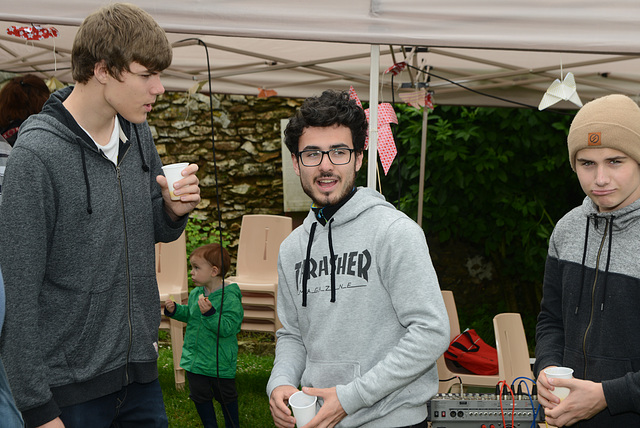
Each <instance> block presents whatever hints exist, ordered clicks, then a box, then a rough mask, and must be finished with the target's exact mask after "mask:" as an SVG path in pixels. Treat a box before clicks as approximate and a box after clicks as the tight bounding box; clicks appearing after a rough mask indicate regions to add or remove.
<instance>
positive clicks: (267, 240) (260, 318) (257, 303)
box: [227, 214, 292, 334]
mask: <svg viewBox="0 0 640 428" xmlns="http://www.w3.org/2000/svg"><path fill="white" fill-rule="evenodd" d="M291 229H292V221H291V217H285V216H277V215H266V214H265V215H263V214H249V215H245V216H243V217H242V224H241V227H240V240H239V243H238V259H237V263H236V275H235V276H231V277H229V278H227V282H229V283H233V282H235V283H237V284H238V287H240V291H241V292H242V306H243V308H244V319H243V322H242V327H241V328H242V330H246V331H265V332H270V333H274V334H275V332H276V331H277V330H278V329H279V328H280V327H281V326H282V325H281V324H280V321H279V320H278V315H277V313H276V309H277V308H276V304H277V296H278V252H279V250H280V244H281V243H282V241H284V239H285V238H286V237H287V236H288V235H289V234H290V233H291Z"/></svg>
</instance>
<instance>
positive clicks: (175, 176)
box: [162, 162, 189, 201]
mask: <svg viewBox="0 0 640 428" xmlns="http://www.w3.org/2000/svg"><path fill="white" fill-rule="evenodd" d="M187 166H189V164H188V163H187V162H180V163H172V164H169V165H165V166H163V167H162V171H163V172H164V176H165V177H166V178H167V184H168V185H169V192H171V200H173V201H179V200H180V196H176V195H174V194H173V183H175V182H176V181H178V180H182V179H183V178H184V177H183V176H182V174H181V173H182V171H183V170H184V169H185V168H186V167H187Z"/></svg>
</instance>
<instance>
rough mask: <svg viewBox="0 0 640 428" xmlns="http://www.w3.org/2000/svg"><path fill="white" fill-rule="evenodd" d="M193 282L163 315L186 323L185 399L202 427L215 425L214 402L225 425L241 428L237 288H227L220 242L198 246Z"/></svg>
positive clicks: (225, 258)
mask: <svg viewBox="0 0 640 428" xmlns="http://www.w3.org/2000/svg"><path fill="white" fill-rule="evenodd" d="M190 262H191V279H192V280H193V282H194V284H196V286H197V287H196V288H194V289H193V290H192V291H191V293H190V294H189V302H188V303H187V304H186V305H181V304H177V303H175V302H173V301H172V300H167V301H166V302H165V311H164V313H165V315H167V316H169V317H172V318H174V319H176V320H178V321H182V322H185V323H187V330H186V332H185V336H184V346H183V347H182V358H181V360H180V367H182V368H183V369H185V371H186V374H187V380H188V382H189V392H190V393H189V398H191V399H192V400H193V402H194V403H195V406H196V409H197V410H198V414H199V415H200V419H201V420H202V424H203V425H204V427H205V428H212V427H217V426H218V424H217V422H216V414H215V410H214V408H213V399H214V398H215V399H216V401H218V403H220V405H221V406H222V411H223V414H224V421H225V426H226V427H227V428H229V427H234V428H238V427H239V426H240V421H239V415H238V392H237V390H236V383H235V377H236V363H237V360H238V338H237V334H238V333H239V332H240V325H241V324H242V318H243V317H244V310H243V309H242V295H241V294H240V288H239V287H238V285H237V284H225V283H224V277H225V274H226V273H227V272H228V271H229V266H230V258H229V253H228V252H227V250H225V249H224V248H223V247H221V246H220V245H219V244H208V245H204V246H202V247H199V248H196V249H195V250H194V251H193V252H192V253H191V257H190Z"/></svg>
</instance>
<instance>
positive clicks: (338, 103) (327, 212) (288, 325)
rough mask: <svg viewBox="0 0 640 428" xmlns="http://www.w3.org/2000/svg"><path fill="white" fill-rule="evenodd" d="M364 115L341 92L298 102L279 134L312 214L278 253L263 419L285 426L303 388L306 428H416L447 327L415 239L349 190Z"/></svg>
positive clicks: (377, 204)
mask: <svg viewBox="0 0 640 428" xmlns="http://www.w3.org/2000/svg"><path fill="white" fill-rule="evenodd" d="M366 130H367V121H366V118H365V113H364V111H363V110H362V108H361V107H359V106H358V105H357V104H356V102H355V101H353V100H349V95H348V93H345V92H332V91H325V92H324V93H323V94H322V95H321V96H320V97H314V98H310V99H308V100H306V101H305V103H304V104H303V106H302V107H301V109H300V110H299V111H298V112H297V114H296V115H295V117H294V118H292V119H291V121H290V122H289V125H288V126H287V129H286V131H285V142H286V144H287V147H288V148H289V150H290V151H291V159H292V161H293V167H294V170H295V172H296V174H297V175H298V176H299V177H300V182H301V184H302V187H303V188H304V190H305V192H306V193H307V195H309V196H310V197H311V199H312V200H313V202H314V204H313V206H312V209H311V210H310V212H309V215H308V216H307V218H306V219H305V220H304V224H303V225H302V226H300V227H298V228H296V229H295V230H294V231H293V232H292V233H291V235H290V236H289V237H288V238H287V239H286V240H285V241H284V242H283V243H282V246H281V247H280V253H279V261H278V276H279V278H278V317H279V318H280V321H281V322H282V325H283V327H282V329H280V330H279V331H278V332H277V336H278V341H277V345H276V359H275V363H274V367H273V370H272V372H271V377H270V379H269V382H268V385H267V393H268V395H269V397H270V402H269V404H270V408H271V413H272V415H273V420H274V422H275V424H276V426H278V427H290V428H293V426H294V422H295V421H294V418H293V417H292V416H291V413H290V411H289V410H288V408H287V400H288V399H289V397H290V396H291V395H292V394H293V393H295V392H297V387H298V386H299V385H302V386H303V387H304V388H303V389H304V391H305V392H307V393H309V394H311V395H315V396H318V397H319V399H320V401H322V407H321V408H320V410H319V411H318V414H317V415H316V417H314V419H313V420H312V421H311V422H310V423H309V424H308V425H305V427H317V426H323V427H324V426H329V427H332V426H334V425H336V424H337V425H338V426H340V427H386V428H389V427H407V426H410V427H426V426H427V421H426V418H427V406H426V402H427V401H428V400H429V399H430V398H431V397H432V396H433V395H434V394H435V393H436V392H437V390H438V373H437V369H436V360H437V359H438V357H439V356H440V355H442V353H443V352H444V351H445V349H446V348H447V345H448V342H449V323H448V317H447V313H446V309H445V306H444V303H443V300H442V295H441V293H440V288H439V286H438V279H437V277H436V273H435V271H434V269H433V265H432V263H431V258H430V257H429V250H428V247H427V243H426V240H425V236H424V232H423V231H422V229H421V228H420V227H419V226H418V225H417V224H416V223H415V222H414V221H412V220H411V219H409V218H408V217H407V216H406V215H404V214H403V213H402V212H400V211H398V210H396V209H395V208H394V207H393V206H392V205H391V204H389V203H388V202H386V201H385V200H384V197H383V196H382V195H380V194H379V193H377V192H376V191H374V190H371V189H368V188H355V187H354V182H355V178H356V173H357V171H358V170H359V169H360V167H361V166H362V156H363V154H362V151H363V148H364V141H365V137H366Z"/></svg>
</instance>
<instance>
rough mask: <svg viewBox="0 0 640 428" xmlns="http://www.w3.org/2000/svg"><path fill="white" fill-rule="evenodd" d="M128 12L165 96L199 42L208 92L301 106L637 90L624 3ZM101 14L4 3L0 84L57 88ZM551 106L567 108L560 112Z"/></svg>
mask: <svg viewBox="0 0 640 428" xmlns="http://www.w3.org/2000/svg"><path fill="white" fill-rule="evenodd" d="M129 1H130V2H131V3H135V4H137V5H139V6H140V7H142V8H143V9H145V10H147V11H148V12H149V13H151V15H153V16H154V17H155V19H156V20H157V21H158V22H159V23H160V25H161V26H162V27H163V28H164V29H165V30H166V31H167V33H168V37H169V39H170V41H171V42H172V43H174V46H175V49H174V60H173V63H172V65H171V67H170V68H169V69H168V70H166V72H165V73H164V79H163V82H164V84H165V87H166V88H167V89H168V90H188V89H190V88H192V87H194V85H195V84H197V82H204V81H206V80H207V79H208V69H207V58H206V55H205V51H204V48H203V47H202V46H201V45H200V44H199V42H198V40H199V41H200V42H201V43H202V44H205V45H206V46H207V47H208V48H209V55H210V59H211V70H210V72H211V77H212V91H213V92H214V93H235V94H249V95H258V94H259V91H260V89H266V90H273V91H276V92H277V95H278V96H283V97H307V96H310V95H317V94H319V93H320V92H321V91H322V90H324V89H327V88H335V89H348V88H349V86H353V87H354V88H355V89H356V91H357V93H358V95H359V97H360V98H361V99H362V100H370V101H372V102H373V103H372V106H373V105H376V104H377V103H375V101H376V100H379V101H386V102H390V101H392V100H395V101H400V99H399V94H400V93H401V92H403V91H412V90H415V88H416V87H417V86H422V87H425V86H426V85H427V84H428V89H429V90H430V91H431V92H432V93H433V97H434V101H435V103H436V104H440V105H476V106H510V107H513V106H516V107H517V106H534V107H535V106H537V105H538V103H539V102H540V99H541V98H542V95H543V94H544V92H545V91H546V89H547V88H548V87H549V85H550V84H551V83H552V82H553V81H554V80H555V79H559V78H561V77H563V75H564V74H566V73H567V72H572V73H573V74H574V75H575V78H576V83H577V90H578V93H579V95H580V97H581V99H582V102H587V101H589V100H590V99H593V98H597V97H599V96H602V95H606V94H609V93H624V94H627V95H630V96H632V97H636V96H637V95H638V93H639V92H640V89H639V87H640V27H639V26H638V23H639V22H640V2H638V1H637V0H610V1H608V2H602V1H600V0H598V1H596V0H553V1H552V0H536V1H535V2H534V1H527V2H525V1H512V0H485V1H477V0H429V1H425V0H347V1H345V0H323V1H299V0H297V1H293V0H270V1H268V2H267V1H264V0H188V1H180V0H129ZM106 3H108V2H107V1H105V0H67V1H64V2H51V1H50V0H29V1H28V2H24V1H23V2H19V1H12V2H9V1H8V0H4V1H3V4H2V7H1V8H0V72H10V73H11V72H13V73H26V72H34V71H35V72H41V75H42V76H43V77H45V78H47V77H56V78H57V79H59V80H60V81H62V82H66V83H70V82H71V76H70V72H69V54H70V49H71V44H72V41H73V37H74V34H75V31H76V29H77V26H78V25H79V24H80V23H81V22H82V20H83V19H84V18H85V17H86V16H87V15H88V14H89V13H91V12H92V11H94V10H95V9H97V8H98V7H100V6H102V5H104V4H106ZM32 24H38V25H41V26H43V27H51V26H53V27H55V28H56V29H57V30H58V32H59V35H58V37H56V38H48V39H44V40H39V41H33V42H27V41H26V40H24V39H20V38H17V37H15V36H11V35H8V34H7V33H6V30H5V29H6V28H8V27H10V26H24V25H32ZM378 51H379V58H378V55H377V53H378ZM411 52H414V54H413V55H412V54H411ZM372 53H373V56H372ZM407 57H408V58H409V60H408V62H409V64H411V65H412V66H413V67H415V68H413V67H411V68H408V69H405V71H403V72H402V73H400V74H399V75H397V76H395V77H393V82H392V77H391V76H392V74H384V71H385V70H386V69H387V68H388V67H390V66H392V65H393V64H394V63H395V62H398V61H402V60H404V59H405V58H407ZM371 70H373V72H371ZM421 70H422V71H423V72H420V71H421ZM426 70H429V71H430V73H431V78H430V79H429V80H428V79H427V74H426V73H424V71H426ZM392 83H393V85H392ZM203 89H204V90H208V86H204V88H203ZM553 108H575V105H573V104H571V103H569V102H568V101H562V102H560V103H558V104H556V105H554V106H553ZM374 113H375V112H373V111H372V122H373V123H375V114H374ZM372 137H373V138H372V141H371V142H372V147H375V146H374V144H375V136H372ZM371 152H373V154H375V152H374V151H372V150H370V153H371ZM369 159H370V160H371V159H372V156H371V154H370V156H369ZM373 159H374V162H370V165H371V166H370V170H369V176H370V182H369V183H370V185H371V183H372V182H373V183H375V170H373V174H372V170H371V168H372V167H374V166H373V165H375V163H376V162H375V158H373Z"/></svg>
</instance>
